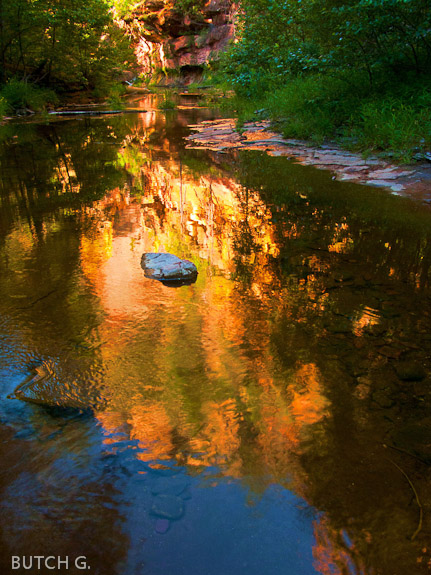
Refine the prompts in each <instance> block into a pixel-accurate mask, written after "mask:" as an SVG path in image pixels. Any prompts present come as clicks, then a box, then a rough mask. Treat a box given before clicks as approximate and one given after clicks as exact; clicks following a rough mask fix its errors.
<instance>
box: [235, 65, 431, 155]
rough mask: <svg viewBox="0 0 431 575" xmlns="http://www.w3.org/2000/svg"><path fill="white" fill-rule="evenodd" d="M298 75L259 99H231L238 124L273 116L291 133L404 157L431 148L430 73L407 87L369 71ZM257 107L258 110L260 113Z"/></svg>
mask: <svg viewBox="0 0 431 575" xmlns="http://www.w3.org/2000/svg"><path fill="white" fill-rule="evenodd" d="M349 80H350V81H349V82H347V81H346V78H343V77H342V74H340V75H339V76H338V77H334V76H328V75H324V74H316V75H314V76H306V77H304V78H294V79H292V80H291V81H290V82H288V83H287V84H286V85H284V86H281V87H280V88H278V89H275V90H274V91H273V92H270V93H267V94H265V95H264V96H262V97H260V98H241V97H238V96H237V97H236V98H234V99H233V100H232V101H231V104H232V105H234V106H235V110H236V112H237V116H238V126H239V127H241V126H242V125H243V124H244V122H245V121H250V120H254V119H256V118H257V117H266V118H270V119H271V120H273V121H274V122H276V125H277V128H278V129H279V130H280V131H281V132H282V133H283V135H284V136H285V137H287V138H300V139H310V140H312V141H313V142H315V143H317V144H320V143H322V142H323V141H324V140H325V139H330V140H338V142H340V143H341V144H342V145H344V146H346V147H349V148H354V149H357V150H361V151H370V150H375V151H386V152H388V153H389V154H390V155H391V156H392V157H393V158H395V159H398V160H400V161H404V162H406V161H410V160H412V158H413V157H414V156H415V154H416V153H418V152H421V151H425V150H429V149H430V148H431V90H430V88H429V86H428V82H427V79H426V78H423V79H422V81H416V82H414V83H413V82H412V84H411V85H409V86H403V85H395V84H383V83H382V84H380V85H379V86H378V89H377V88H376V90H375V91H370V89H369V85H368V82H367V78H366V74H362V75H361V74H357V75H355V76H351V77H350V78H349ZM257 111H258V112H259V113H258V114H256V112H257Z"/></svg>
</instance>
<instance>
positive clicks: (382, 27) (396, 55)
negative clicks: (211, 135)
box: [221, 0, 431, 160]
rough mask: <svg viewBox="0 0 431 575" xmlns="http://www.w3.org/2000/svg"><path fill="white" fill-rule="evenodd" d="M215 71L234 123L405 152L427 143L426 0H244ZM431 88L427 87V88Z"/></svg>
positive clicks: (430, 18) (430, 27) (430, 79)
mask: <svg viewBox="0 0 431 575" xmlns="http://www.w3.org/2000/svg"><path fill="white" fill-rule="evenodd" d="M241 5H242V9H243V10H242V16H241V18H240V22H239V26H238V28H239V34H238V42H237V43H235V44H233V45H232V46H231V47H230V49H229V50H228V52H227V53H226V54H225V55H224V57H223V58H222V62H221V69H222V72H223V74H224V77H225V78H226V80H227V81H228V82H230V84H231V86H233V88H234V89H235V92H236V94H237V97H238V100H237V107H238V110H239V111H238V115H239V121H240V124H241V122H243V121H244V119H250V118H251V117H252V116H253V113H252V112H251V109H252V108H254V110H256V108H264V109H265V113H266V114H267V116H268V117H271V118H272V119H277V120H279V121H280V124H281V128H282V130H283V132H284V134H285V135H286V136H289V137H298V138H307V139H309V138H311V139H312V140H314V141H316V142H322V141H323V140H324V139H325V138H331V139H334V138H340V139H342V140H343V141H344V142H346V143H347V142H349V144H350V145H353V144H354V145H356V146H357V147H358V148H360V149H364V150H366V149H377V150H388V149H389V150H392V151H393V153H394V155H395V156H396V157H398V158H399V159H403V160H406V159H409V158H411V157H412V156H413V155H414V153H415V152H416V151H418V150H420V149H428V148H429V146H430V141H429V140H430V136H429V134H430V112H429V107H430V97H429V85H431V4H430V3H429V1H428V0H348V1H347V0H243V1H242V4H241ZM427 85H428V89H427V88H426V86H427Z"/></svg>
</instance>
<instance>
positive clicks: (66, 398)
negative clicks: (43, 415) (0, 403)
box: [8, 359, 105, 412]
mask: <svg viewBox="0 0 431 575" xmlns="http://www.w3.org/2000/svg"><path fill="white" fill-rule="evenodd" d="M81 376H82V379H80V380H77V379H74V378H73V377H72V376H71V374H70V373H69V372H68V371H66V370H64V369H61V367H60V366H59V365H58V364H57V362H55V361H54V360H51V359H45V360H41V361H40V362H39V364H38V365H36V366H35V367H34V368H32V369H31V370H30V373H29V375H28V377H27V378H26V379H25V380H24V381H23V382H22V383H21V384H20V385H18V387H16V389H15V391H14V393H13V394H11V395H10V396H8V397H9V398H10V399H20V400H22V401H27V402H29V403H35V404H37V405H42V406H44V407H49V408H54V409H62V410H67V412H70V410H77V411H80V412H82V411H84V412H87V411H92V410H93V409H95V408H101V407H102V406H103V405H104V403H105V402H104V400H103V398H102V397H101V395H100V389H99V385H98V383H100V382H97V381H91V378H88V379H87V378H86V374H85V373H83V374H81Z"/></svg>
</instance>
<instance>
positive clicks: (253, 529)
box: [0, 96, 431, 575]
mask: <svg viewBox="0 0 431 575" xmlns="http://www.w3.org/2000/svg"><path fill="white" fill-rule="evenodd" d="M131 106H133V107H134V108H136V107H141V108H142V109H145V110H147V112H146V113H128V114H124V115H119V114H118V115H115V116H106V115H105V116H101V117H83V118H67V119H65V118H61V117H55V118H50V119H49V120H47V119H43V120H31V121H17V122H11V123H10V124H8V125H7V126H5V127H3V128H2V130H3V131H2V133H1V134H0V421H1V427H0V446H1V447H0V457H1V471H0V528H1V529H0V533H1V539H0V566H1V567H2V569H1V572H2V573H9V572H12V571H11V557H12V556H27V557H28V556H35V555H41V556H55V557H59V556H60V557H69V558H70V559H69V561H70V563H69V569H68V570H67V573H69V574H75V573H81V572H82V570H81V569H79V568H78V567H77V566H76V565H75V563H74V562H75V559H76V558H77V557H80V556H85V557H86V561H87V564H88V565H89V566H90V568H91V573H92V574H93V575H96V574H100V575H141V574H146V575H162V574H163V575H203V574H205V575H276V574H277V575H279V574H280V573H286V574H291V575H314V574H322V575H335V574H348V575H354V574H355V575H359V574H361V575H406V574H409V575H416V574H418V575H419V574H421V573H424V574H425V573H429V572H430V569H431V544H430V540H431V480H430V468H429V465H430V463H431V418H430V416H429V413H430V403H431V325H430V317H431V291H430V278H431V271H430V266H431V211H430V208H429V207H428V206H424V205H421V204H420V203H418V202H414V201H413V200H411V199H407V198H401V197H395V196H392V195H390V194H389V193H388V192H386V191H384V190H378V189H375V188H370V187H367V186H360V185H357V184H352V183H346V182H337V181H334V180H333V179H332V177H331V174H330V173H327V172H324V171H319V170H316V169H315V168H312V167H304V166H300V165H297V164H295V163H294V162H292V161H289V160H287V159H286V158H282V157H279V158H278V157H269V156H267V155H266V154H264V153H262V152H258V151H234V152H231V153H221V152H217V151H205V150H191V149H186V147H185V140H184V138H185V137H186V136H187V135H188V134H190V129H189V127H188V126H189V125H192V124H197V123H198V122H200V121H202V120H210V119H213V118H215V117H218V113H217V111H213V110H210V109H206V108H203V107H202V108H200V107H196V106H195V105H194V103H193V102H192V100H191V99H189V100H187V98H183V99H182V105H181V106H180V107H179V108H178V109H176V110H174V111H169V110H168V111H164V112H162V111H159V110H158V109H157V97H156V96H148V97H145V98H143V99H140V100H137V101H134V102H132V103H131ZM159 251H165V252H170V253H173V254H175V255H177V256H179V257H181V258H186V259H189V260H191V261H193V263H195V264H196V266H197V268H198V277H197V281H196V282H195V283H193V284H191V285H183V286H180V287H170V286H167V285H163V284H162V283H160V282H158V281H156V280H151V279H148V278H146V277H145V276H144V273H143V270H142V268H141V266H140V261H141V256H142V254H143V253H145V252H159ZM20 385H25V386H27V387H29V388H30V389H31V393H30V395H29V398H30V399H31V401H21V400H19V399H16V398H15V396H14V391H15V389H16V388H17V387H18V386H20ZM78 563H79V562H78ZM26 572H28V573H36V572H37V570H36V569H33V570H28V571H26ZM40 572H41V573H43V574H45V573H50V572H51V571H49V570H47V569H45V570H43V569H42V570H41V571H40ZM58 572H59V573H62V572H63V571H62V570H61V569H59V570H58ZM64 572H66V571H64Z"/></svg>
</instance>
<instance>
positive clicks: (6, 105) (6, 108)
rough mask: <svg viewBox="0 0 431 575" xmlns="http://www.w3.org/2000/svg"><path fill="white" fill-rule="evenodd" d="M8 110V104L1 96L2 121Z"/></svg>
mask: <svg viewBox="0 0 431 575" xmlns="http://www.w3.org/2000/svg"><path fill="white" fill-rule="evenodd" d="M7 110H8V104H7V102H6V100H5V99H4V98H3V96H1V95H0V121H1V120H2V118H3V116H5V115H6V113H7Z"/></svg>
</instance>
